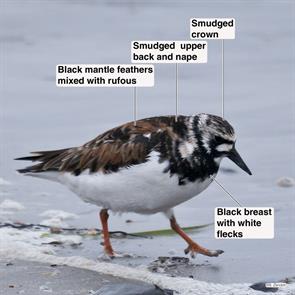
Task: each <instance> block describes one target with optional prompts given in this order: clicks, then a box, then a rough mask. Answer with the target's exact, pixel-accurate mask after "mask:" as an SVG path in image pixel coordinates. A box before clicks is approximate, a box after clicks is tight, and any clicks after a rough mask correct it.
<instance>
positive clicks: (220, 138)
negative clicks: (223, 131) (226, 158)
mask: <svg viewBox="0 0 295 295" xmlns="http://www.w3.org/2000/svg"><path fill="white" fill-rule="evenodd" d="M215 141H216V143H217V144H221V143H224V139H223V138H222V137H220V136H215Z"/></svg>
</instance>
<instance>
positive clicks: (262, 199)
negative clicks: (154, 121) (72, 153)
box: [0, 1, 295, 283]
mask: <svg viewBox="0 0 295 295" xmlns="http://www.w3.org/2000/svg"><path fill="white" fill-rule="evenodd" d="M1 5H2V6H3V8H4V9H1V10H0V46H1V47H0V50H1V52H0V57H1V64H2V65H3V66H2V67H1V73H0V74H1V77H2V78H1V80H2V81H4V83H2V84H1V88H2V90H1V96H0V106H1V109H0V114H1V117H0V138H1V141H0V152H1V154H0V177H1V178H3V179H5V180H7V181H9V182H10V183H11V185H2V186H1V187H0V189H1V196H0V201H2V200H4V199H12V200H15V201H18V202H20V203H22V204H23V205H24V206H25V207H26V209H25V210H23V211H19V212H15V213H13V214H12V215H9V217H7V216H4V217H3V215H2V217H1V219H7V218H9V219H11V220H14V221H16V220H20V221H24V222H33V223H39V222H41V221H42V220H44V217H42V216H40V214H41V213H42V212H44V211H46V210H48V209H61V210H65V211H68V212H71V213H75V214H77V215H78V216H79V218H78V219H74V220H67V221H66V222H67V223H68V224H70V225H73V226H77V227H99V225H98V218H97V208H95V207H94V206H91V205H88V204H85V203H83V202H82V201H81V200H79V199H78V198H77V197H76V196H74V195H73V194H72V193H70V192H69V191H67V190H66V189H65V188H63V187H62V186H59V185H58V184H55V183H49V182H46V181H42V180H38V179H34V178H29V177H22V176H19V175H17V174H16V173H15V170H16V169H17V168H20V167H23V166H24V165H25V163H20V162H16V161H13V158H15V157H18V156H23V155H27V154H28V153H29V152H30V151H32V150H46V149H58V148H63V147H70V146H75V145H79V144H82V143H84V142H85V141H87V140H89V139H91V138H93V137H94V136H96V135H97V134H99V133H101V132H102V131H104V130H107V129H109V128H111V127H114V126H116V125H118V124H121V123H123V122H126V121H130V120H132V113H133V110H132V89H124V88H113V89H111V88H93V89H91V88H85V89H83V88H80V89H77V88H76V89H70V88H69V89H62V88H57V87H56V86H55V65H56V64H58V63H128V62H130V41H132V40H136V39H139V40H140V39H141V40H165V39H166V40H172V39H175V40H186V39H188V37H189V35H188V34H189V27H188V24H189V18H190V17H192V16H202V17H210V16H230V17H235V18H236V22H237V32H236V39H235V40H229V41H225V100H226V104H225V116H226V118H227V119H228V120H229V121H230V122H231V123H232V125H233V126H234V127H235V129H236V132H237V134H238V142H237V147H238V149H239V151H240V154H241V155H242V156H243V158H244V159H245V161H246V162H247V164H248V166H249V167H250V169H251V170H252V172H253V176H252V177H249V176H248V175H246V174H244V173H243V172H242V171H240V170H238V168H237V167H235V166H233V165H234V164H232V163H231V162H229V161H227V160H224V162H223V163H222V166H223V167H226V168H234V169H235V171H236V173H219V175H218V180H219V181H220V182H221V183H222V184H223V185H225V186H226V187H227V188H228V189H229V190H230V191H231V192H232V193H233V194H234V196H235V197H236V198H237V199H238V200H239V201H240V202H241V203H242V204H243V205H245V206H253V207H255V206H272V207H274V208H275V209H276V215H275V238H274V239H273V240H243V241H233V240H215V239H214V237H213V227H210V228H208V229H206V230H204V231H202V232H200V233H195V234H192V236H193V237H194V238H195V239H196V240H198V241H199V242H200V243H201V244H204V245H205V246H208V247H209V248H213V249H214V248H217V249H218V248H221V249H223V250H225V254H224V255H222V256H221V257H219V258H217V259H210V263H209V266H206V265H205V266H203V267H200V268H198V270H197V274H196V277H197V278H199V279H202V280H208V281H214V282H222V283H225V282H252V281H255V280H256V281H257V280H261V279H264V278H269V277H274V278H278V279H280V278H283V277H285V276H290V275H294V273H295V270H294V265H295V261H294V257H295V256H294V248H295V247H294V246H295V231H294V224H295V223H294V221H295V217H294V187H293V188H281V187H278V186H277V185H276V180H277V179H278V178H279V177H281V176H291V177H294V176H295V171H294V165H292V163H294V159H295V150H294V140H295V137H294V134H295V133H294V131H295V130H294V129H295V124H294V115H295V114H294V109H295V101H294V94H295V93H294V70H293V68H294V65H295V55H294V52H295V51H294V49H295V48H294V46H295V45H294V44H295V42H294V41H295V40H294V39H295V38H294V36H295V34H294V33H295V32H294V30H295V28H294V26H292V25H291V24H292V22H294V9H295V8H294V3H293V2H292V1H284V2H279V1H277V2H259V3H258V2H256V3H255V2H251V3H246V2H244V3H240V2H239V4H236V3H231V2H230V1H228V2H226V1H223V2H220V3H219V2H215V1H206V2H198V3H195V2H191V1H182V2H177V1H174V2H169V1H152V2H148V1H139V2H135V1H123V2H122V1H111V2H107V1H87V2H85V1H61V2H57V1H51V2H50V1H13V2H8V1H1ZM208 54H209V55H208V64H204V65H180V66H179V77H180V80H179V96H180V111H181V113H183V114H191V113H199V112H207V113H214V114H220V113H221V84H220V82H221V80H220V79H221V78H220V73H221V68H220V66H221V64H220V62H221V55H220V54H221V42H220V41H213V40H212V41H210V42H209V52H208ZM155 79H156V80H155V81H156V83H155V87H154V88H146V89H139V90H138V96H139V117H140V118H144V117H149V116H154V115H162V114H163V115H164V114H173V113H174V66H173V65H156V76H155ZM216 206H235V204H234V203H233V202H232V200H231V199H229V198H228V197H227V196H226V195H225V194H224V192H222V191H221V190H220V188H219V187H218V186H216V185H215V184H212V185H211V186H210V187H209V188H208V189H207V190H206V191H205V192H203V193H202V194H201V195H200V196H199V197H198V198H194V199H193V200H191V201H189V202H186V203H184V204H182V205H181V206H179V207H177V208H176V215H177V217H178V220H179V223H180V224H181V225H183V226H191V225H197V224H206V223H211V222H213V215H214V212H213V210H214V207H216ZM127 219H130V220H132V221H133V222H131V223H126V222H125V220H127ZM110 227H111V229H113V230H124V231H128V232H138V231H146V230H152V229H158V228H167V227H168V221H167V220H166V219H165V217H164V216H162V215H161V214H157V215H154V216H140V215H135V214H124V215H123V216H119V215H116V216H111V220H110ZM88 244H89V245H88ZM114 244H115V247H116V248H118V249H119V250H122V251H124V252H125V251H126V252H131V253H134V254H138V255H143V256H147V257H148V259H145V260H144V261H143V263H145V264H146V263H148V262H149V261H151V260H153V259H155V258H157V256H160V255H162V256H165V255H167V252H168V251H169V250H171V249H173V251H174V252H173V253H175V255H182V249H183V248H184V243H183V242H182V241H181V240H180V238H178V237H175V236H171V237H168V238H166V237H165V238H155V239H153V240H142V241H141V240H140V241H139V240H124V241H123V240H122V241H121V240H120V241H117V240H116V241H115V242H114ZM96 245H97V244H96V243H92V242H85V247H84V248H83V249H81V251H80V252H79V253H80V254H81V255H86V256H89V257H92V258H93V257H96V256H97V255H99V254H100V251H101V249H100V248H98V247H96ZM86 246H87V247H86ZM207 260H208V259H207V258H206V257H198V260H197V262H198V263H199V264H205V263H206V261H207ZM118 262H119V263H120V262H121V261H120V260H118ZM139 262H141V260H136V259H133V260H132V261H131V262H130V261H129V262H128V263H131V264H136V265H137V264H139ZM122 263H125V262H124V261H122ZM256 278H257V279H256Z"/></svg>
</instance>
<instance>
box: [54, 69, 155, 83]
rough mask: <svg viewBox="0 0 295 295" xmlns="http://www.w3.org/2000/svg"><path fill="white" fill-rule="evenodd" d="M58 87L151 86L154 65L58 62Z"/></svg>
mask: <svg viewBox="0 0 295 295" xmlns="http://www.w3.org/2000/svg"><path fill="white" fill-rule="evenodd" d="M56 86H58V87H153V86H154V66H153V65H134V64H59V65H57V66H56Z"/></svg>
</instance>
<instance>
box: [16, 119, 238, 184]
mask: <svg viewBox="0 0 295 295" xmlns="http://www.w3.org/2000/svg"><path fill="white" fill-rule="evenodd" d="M227 143H228V144H233V143H234V130H233V128H232V126H231V125H230V124H229V123H228V122H227V121H226V120H224V119H222V118H220V117H218V116H214V115H208V114H199V115H196V116H178V117H177V120H176V119H175V116H161V117H153V118H147V119H142V120H138V121H137V123H136V125H134V123H133V122H129V123H126V124H124V125H121V126H119V127H116V128H113V129H111V130H109V131H107V132H105V133H103V134H101V135H99V136H97V137H96V138H94V139H93V140H91V141H89V142H87V143H86V144H84V145H82V146H80V147H74V148H68V149H62V150H55V151H40V152H33V153H32V156H29V157H24V158H20V159H22V160H31V161H37V162H39V163H38V164H36V165H33V166H30V167H27V168H25V169H20V170H18V171H19V172H21V173H41V172H44V171H60V172H70V173H72V174H74V175H76V176H78V175H80V174H81V173H83V172H86V171H88V172H89V173H96V172H101V173H114V172H118V171H119V170H120V169H130V168H131V167H132V166H134V165H138V164H142V163H145V162H148V161H149V160H150V157H151V155H152V153H153V152H155V153H156V154H157V155H158V157H159V163H167V166H166V168H165V169H164V170H163V173H169V174H170V176H171V177H172V176H177V177H178V180H179V181H178V183H179V185H185V184H187V183H189V182H195V181H196V180H198V181H203V180H205V179H207V178H208V177H209V176H210V175H212V174H215V173H217V171H218V168H219V163H220V161H219V160H218V159H221V158H222V156H223V155H222V153H223V152H222V151H219V150H218V149H217V146H218V145H220V144H227Z"/></svg>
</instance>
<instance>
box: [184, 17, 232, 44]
mask: <svg viewBox="0 0 295 295" xmlns="http://www.w3.org/2000/svg"><path fill="white" fill-rule="evenodd" d="M235 31H236V20H235V19H234V18H191V19H190V38H191V39H235Z"/></svg>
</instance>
